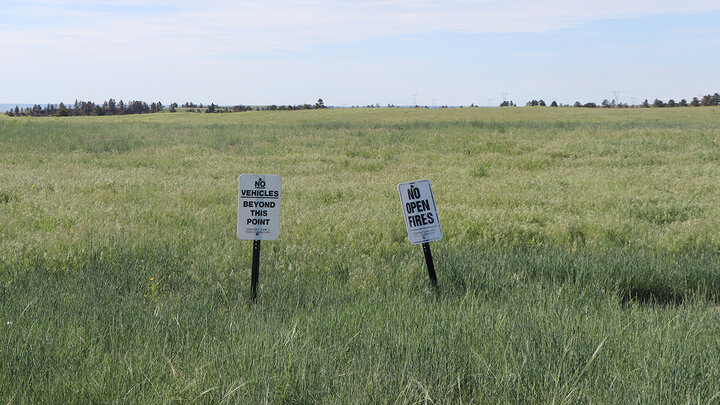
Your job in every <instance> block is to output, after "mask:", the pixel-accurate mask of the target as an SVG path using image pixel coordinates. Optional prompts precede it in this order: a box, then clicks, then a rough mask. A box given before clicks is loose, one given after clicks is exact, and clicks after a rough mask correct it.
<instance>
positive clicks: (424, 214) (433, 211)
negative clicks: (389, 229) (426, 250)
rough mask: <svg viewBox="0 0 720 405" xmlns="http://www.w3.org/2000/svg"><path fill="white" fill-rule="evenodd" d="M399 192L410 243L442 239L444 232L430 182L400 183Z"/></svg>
mask: <svg viewBox="0 0 720 405" xmlns="http://www.w3.org/2000/svg"><path fill="white" fill-rule="evenodd" d="M398 192H399V193H400V201H401V202H402V208H403V214H404V216H405V227H406V228H407V233H408V239H410V243H412V244H413V245H417V244H418V243H426V242H433V241H436V240H440V239H442V237H443V231H442V227H440V218H439V217H438V214H437V207H436V206H435V197H433V193H432V188H431V187H430V180H417V181H410V182H407V183H400V184H398Z"/></svg>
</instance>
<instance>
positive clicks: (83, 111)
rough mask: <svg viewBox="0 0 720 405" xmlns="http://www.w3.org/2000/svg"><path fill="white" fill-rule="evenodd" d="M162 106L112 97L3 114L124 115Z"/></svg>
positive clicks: (31, 115) (61, 115) (49, 115)
mask: <svg viewBox="0 0 720 405" xmlns="http://www.w3.org/2000/svg"><path fill="white" fill-rule="evenodd" d="M163 110H164V107H163V105H162V103H161V102H159V101H158V102H155V103H150V104H149V105H148V103H146V102H144V101H135V100H134V101H128V102H127V103H125V102H124V101H122V100H120V101H118V102H115V100H114V99H112V98H111V99H110V100H107V101H105V102H103V103H102V104H95V103H93V102H92V101H78V100H75V103H73V105H65V104H64V103H60V104H48V105H46V106H45V107H43V106H41V105H38V104H36V105H34V106H32V107H26V108H19V107H18V106H15V108H14V109H10V110H8V111H7V112H6V113H5V114H6V115H9V116H11V117H23V116H29V117H68V116H85V115H126V114H150V113H156V112H161V111H163Z"/></svg>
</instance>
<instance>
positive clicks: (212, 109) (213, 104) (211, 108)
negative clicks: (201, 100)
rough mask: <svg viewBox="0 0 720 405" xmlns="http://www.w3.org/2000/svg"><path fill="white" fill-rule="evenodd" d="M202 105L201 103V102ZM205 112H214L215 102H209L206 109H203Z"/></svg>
mask: <svg viewBox="0 0 720 405" xmlns="http://www.w3.org/2000/svg"><path fill="white" fill-rule="evenodd" d="M201 106H202V104H201ZM205 112H206V113H214V112H215V103H210V105H209V106H208V108H207V110H205Z"/></svg>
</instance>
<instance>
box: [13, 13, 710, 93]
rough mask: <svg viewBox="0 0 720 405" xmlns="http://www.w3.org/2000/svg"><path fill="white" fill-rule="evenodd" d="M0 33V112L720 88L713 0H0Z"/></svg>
mask: <svg viewBox="0 0 720 405" xmlns="http://www.w3.org/2000/svg"><path fill="white" fill-rule="evenodd" d="M0 36H1V37H2V41H0V55H2V59H3V62H2V63H0V103H40V104H45V103H58V102H60V101H65V102H67V101H73V100H75V99H76V98H77V99H82V100H91V101H96V102H98V101H103V100H106V99H108V98H115V99H124V100H128V99H140V100H145V101H154V100H159V101H162V102H163V103H165V104H169V103H170V102H173V101H177V102H179V103H183V102H185V101H194V102H200V103H210V102H215V103H219V104H222V105H232V104H269V103H275V104H298V103H311V102H314V101H315V100H317V98H319V97H322V98H323V99H324V100H325V102H326V104H330V105H366V104H375V103H379V104H381V105H386V104H389V103H393V104H397V105H404V104H411V103H412V102H413V100H416V101H417V103H418V104H421V105H432V104H433V103H434V104H436V105H443V104H446V105H469V104H470V103H475V104H479V105H486V104H488V103H491V104H492V105H497V104H498V103H499V102H500V101H502V99H503V97H506V98H507V99H509V100H513V101H515V102H516V103H518V104H524V103H525V102H526V101H528V100H530V99H541V98H542V99H545V100H546V101H550V100H553V99H555V100H558V101H559V102H562V103H573V102H574V101H576V100H578V101H582V102H585V101H595V102H600V101H602V100H603V99H612V98H614V97H615V95H616V94H617V95H618V98H619V101H621V102H632V101H633V100H634V101H636V102H638V103H639V102H641V101H642V100H643V99H645V98H648V99H650V100H652V99H654V98H661V99H664V100H667V99H669V98H675V99H677V100H679V99H681V98H687V99H690V98H692V97H693V96H699V95H702V94H706V93H710V92H717V91H720V75H719V74H718V71H720V70H719V68H718V66H720V52H718V50H720V1H717V0H712V1H710V0H684V1H682V2H679V1H677V0H672V1H670V0H605V1H602V2H600V1H586V0H548V1H541V0H475V1H473V0H452V1H437V0H436V1H429V0H390V1H379V0H369V1H364V2H356V1H352V2H351V1H329V0H267V1H263V2H244V1H229V0H215V1H212V2H198V1H186V0H174V1H154V2H145V1H139V0H126V1H118V0H79V1H64V0H27V1H7V0H0Z"/></svg>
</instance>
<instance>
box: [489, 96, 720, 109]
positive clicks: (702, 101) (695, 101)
mask: <svg viewBox="0 0 720 405" xmlns="http://www.w3.org/2000/svg"><path fill="white" fill-rule="evenodd" d="M525 105H526V106H528V107H536V106H537V107H545V106H547V104H546V103H545V101H544V100H530V101H528V102H527V103H525ZM713 105H720V94H718V93H715V94H706V95H705V96H703V97H702V98H698V97H693V98H692V100H690V101H689V102H688V101H687V100H686V99H682V100H680V101H675V100H674V99H670V100H668V101H667V102H664V101H662V100H660V99H655V100H654V101H653V102H652V103H650V102H649V101H648V100H647V99H646V100H645V101H643V102H642V103H641V104H640V105H628V104H627V103H618V102H616V101H615V100H612V101H609V100H607V99H605V100H603V101H602V103H600V105H597V104H596V103H594V102H588V103H581V102H579V101H576V102H575V103H574V104H573V105H572V106H573V107H584V108H630V107H642V108H650V107H656V108H663V107H700V106H713ZM513 106H515V104H514V103H513V102H512V101H503V102H502V103H501V104H500V107H513ZM550 107H570V105H568V104H565V105H562V104H558V103H557V102H556V101H553V102H552V103H550Z"/></svg>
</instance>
